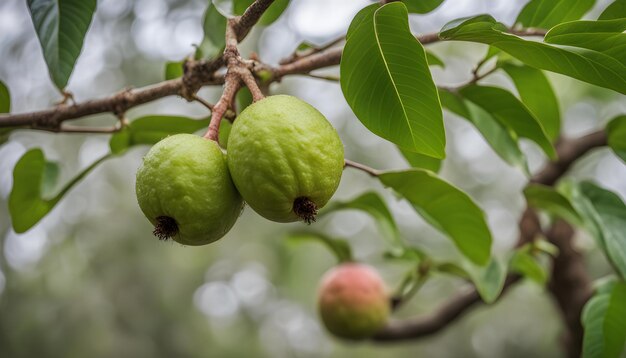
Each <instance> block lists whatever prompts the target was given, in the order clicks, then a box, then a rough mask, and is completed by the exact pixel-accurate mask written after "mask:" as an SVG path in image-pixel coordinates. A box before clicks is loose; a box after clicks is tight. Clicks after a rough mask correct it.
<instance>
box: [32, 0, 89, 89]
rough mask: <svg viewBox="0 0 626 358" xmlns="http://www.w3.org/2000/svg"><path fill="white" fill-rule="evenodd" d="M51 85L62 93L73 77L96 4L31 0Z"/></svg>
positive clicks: (73, 1) (33, 17) (75, 0)
mask: <svg viewBox="0 0 626 358" xmlns="http://www.w3.org/2000/svg"><path fill="white" fill-rule="evenodd" d="M28 9H29V10H30V15H31V18H32V20H33V24H34V25H35V30H36V31H37V37H38V38H39V43H40V44H41V48H42V50H43V56H44V58H45V59H46V64H47V65H48V71H49V72H50V77H52V81H53V82H54V84H55V85H56V86H57V88H58V89H60V90H62V89H63V88H65V86H66V85H67V81H68V80H69V78H70V75H71V74H72V70H73V69H74V64H75V63H76V59H78V55H79V54H80V51H81V49H82V47H83V40H84V38H85V34H86V33H87V29H88V28H89V24H90V23H91V18H92V17H93V13H94V11H95V10H96V0H28Z"/></svg>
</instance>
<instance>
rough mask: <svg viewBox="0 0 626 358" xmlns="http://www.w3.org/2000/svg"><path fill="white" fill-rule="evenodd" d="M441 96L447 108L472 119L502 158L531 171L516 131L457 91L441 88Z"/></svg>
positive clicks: (525, 171)
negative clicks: (506, 126)
mask: <svg viewBox="0 0 626 358" xmlns="http://www.w3.org/2000/svg"><path fill="white" fill-rule="evenodd" d="M439 97H440V98H441V104H442V105H443V106H444V108H445V109H447V110H449V111H450V112H452V113H454V114H456V115H458V116H460V117H462V118H465V119H467V120H468V121H470V122H471V123H472V124H473V125H474V126H475V127H476V129H478V131H479V132H480V133H481V134H482V135H483V137H484V138H485V140H486V141H487V143H489V145H490V146H491V148H493V150H494V151H495V152H496V154H498V155H499V156H500V158H502V159H503V160H504V161H505V162H507V163H509V164H511V165H513V166H515V167H518V168H521V169H522V170H523V171H524V173H526V174H528V173H529V171H528V165H527V163H526V157H525V156H524V153H522V151H521V149H520V148H519V145H518V143H517V137H516V136H515V134H514V133H512V132H511V131H510V130H509V129H507V128H505V127H504V126H503V125H502V124H500V122H498V121H497V120H496V119H495V118H493V116H492V115H491V114H489V113H488V112H487V111H485V110H484V109H482V108H480V107H478V106H477V105H475V104H473V103H472V102H469V101H467V100H465V99H463V98H462V97H460V96H458V95H457V94H455V93H452V92H449V91H446V90H441V91H440V92H439Z"/></svg>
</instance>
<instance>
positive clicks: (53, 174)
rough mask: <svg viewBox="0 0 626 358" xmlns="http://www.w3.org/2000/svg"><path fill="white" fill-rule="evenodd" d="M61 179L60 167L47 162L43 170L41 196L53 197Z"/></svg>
mask: <svg viewBox="0 0 626 358" xmlns="http://www.w3.org/2000/svg"><path fill="white" fill-rule="evenodd" d="M58 179H59V165H58V164H57V163H55V162H48V161H46V165H45V166H44V168H43V180H42V181H41V196H42V197H44V198H49V197H51V196H53V194H54V189H56V185H57V180H58Z"/></svg>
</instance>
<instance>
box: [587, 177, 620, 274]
mask: <svg viewBox="0 0 626 358" xmlns="http://www.w3.org/2000/svg"><path fill="white" fill-rule="evenodd" d="M580 190H581V193H582V194H583V195H584V196H585V197H586V198H587V199H588V200H589V202H590V203H591V205H592V208H591V210H588V211H587V213H586V214H587V215H588V216H590V219H591V220H590V221H591V222H593V223H594V224H595V226H596V232H597V234H598V235H599V240H600V241H602V242H603V243H604V245H605V248H604V251H605V252H604V254H605V255H606V256H607V257H608V258H609V260H610V261H611V263H612V264H613V266H614V267H615V269H616V270H617V271H618V273H619V274H620V276H621V277H622V278H626V230H625V229H624V228H626V205H624V202H623V201H622V200H621V199H620V198H619V196H617V195H616V194H615V193H613V192H611V191H609V190H606V189H603V188H601V187H599V186H597V185H595V184H593V183H591V182H582V183H581V184H580ZM581 214H583V213H581Z"/></svg>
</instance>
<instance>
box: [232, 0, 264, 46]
mask: <svg viewBox="0 0 626 358" xmlns="http://www.w3.org/2000/svg"><path fill="white" fill-rule="evenodd" d="M273 2H274V0H256V1H255V2H254V3H252V5H250V6H249V7H248V8H247V9H246V11H245V12H244V13H243V15H241V17H240V18H239V19H238V21H237V23H236V24H235V26H234V30H235V34H236V35H237V42H241V41H243V39H244V38H245V37H246V35H248V32H250V29H252V27H253V26H254V25H255V24H256V23H257V22H258V21H259V19H260V18H261V16H262V15H263V13H264V12H265V10H267V8H268V7H270V5H272V3H273Z"/></svg>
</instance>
